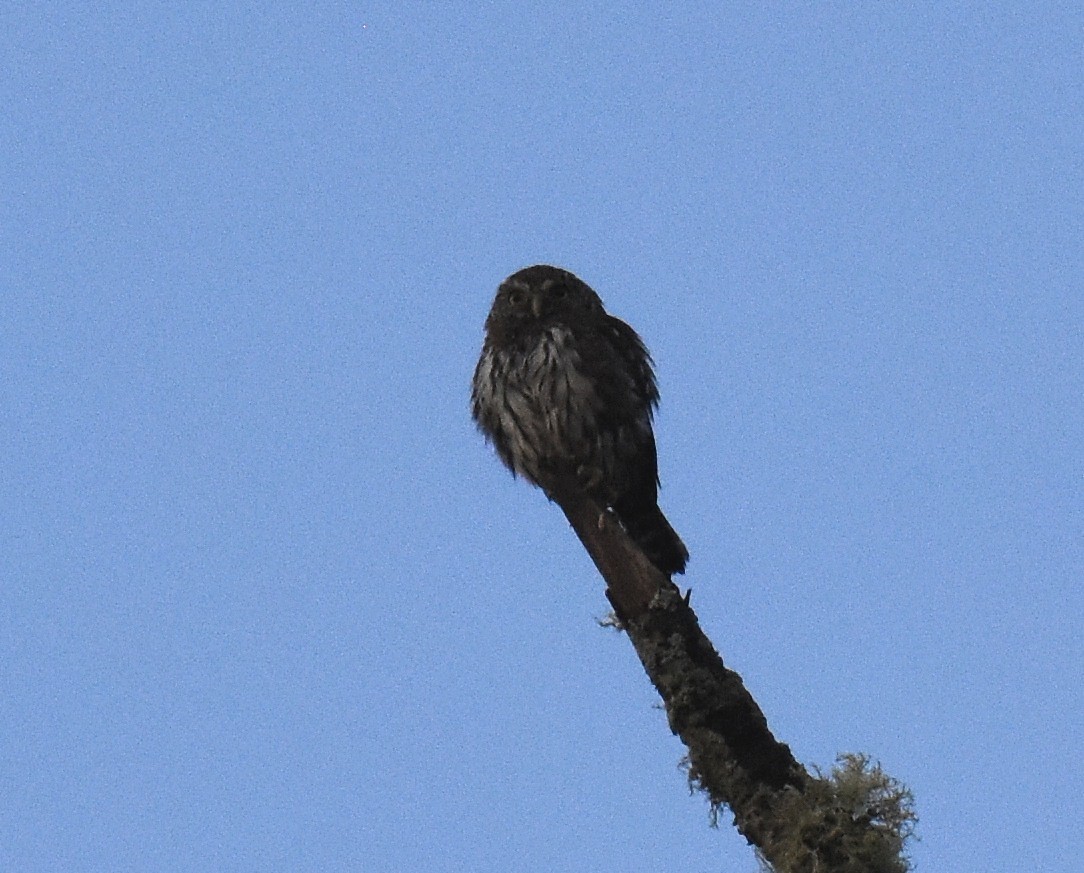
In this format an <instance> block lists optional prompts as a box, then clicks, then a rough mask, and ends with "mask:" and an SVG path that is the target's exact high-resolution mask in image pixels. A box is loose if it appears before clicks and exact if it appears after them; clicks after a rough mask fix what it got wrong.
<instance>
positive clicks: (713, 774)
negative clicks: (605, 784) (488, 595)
mask: <svg viewBox="0 0 1084 873" xmlns="http://www.w3.org/2000/svg"><path fill="white" fill-rule="evenodd" d="M550 497H551V499H553V500H554V501H555V502H556V503H557V504H558V505H559V506H560V507H561V509H562V510H563V511H564V513H565V516H566V517H567V518H568V521H569V523H570V524H571V525H572V528H573V529H574V530H575V532H576V535H577V536H578V537H579V539H580V541H581V542H582V543H583V545H584V547H585V548H586V549H587V552H588V554H589V555H590V556H591V558H592V560H593V561H594V562H595V566H596V567H597V568H598V570H599V572H600V573H601V574H602V577H603V579H604V580H605V581H606V597H607V598H608V599H609V601H610V603H611V604H612V605H613V608H614V612H615V613H616V615H617V617H618V619H619V620H620V622H621V625H622V627H623V629H624V630H625V631H626V633H627V634H628V636H629V639H630V640H631V641H632V644H633V646H634V648H635V649H636V654H637V655H638V656H639V658H640V661H641V663H642V664H643V666H644V669H645V671H646V672H647V675H648V678H649V679H650V680H651V682H652V684H653V685H654V686H655V688H656V689H657V690H658V692H659V694H660V696H661V697H662V699H663V701H664V703H665V705H666V712H667V716H668V718H669V722H670V729H671V730H672V731H673V732H674V733H675V734H676V735H677V736H678V737H679V738H680V739H681V741H682V742H683V743H684V744H685V746H686V747H687V749H688V762H689V775H690V779H691V780H692V781H693V783H694V784H697V785H698V786H699V787H700V788H701V789H703V791H704V792H705V793H707V795H708V797H709V799H710V801H711V804H712V809H713V810H716V811H717V810H718V809H720V808H722V807H723V806H724V805H725V806H726V807H729V809H730V810H731V812H732V813H733V815H734V824H735V826H736V827H737V829H738V831H739V832H740V833H741V834H742V835H743V836H744V837H745V838H746V839H747V840H748V841H749V842H750V843H751V844H752V845H754V846H755V847H756V848H757V850H758V852H759V853H760V855H761V857H762V858H763V859H764V860H765V861H767V862H768V863H769V864H770V865H771V866H772V867H773V868H774V869H775V870H777V871H780V873H784V871H785V873H798V871H801V873H813V871H818V873H824V871H847V873H859V871H862V873H901V871H905V870H906V869H907V863H906V860H905V858H904V857H903V855H902V850H903V843H904V841H905V840H906V838H907V836H909V834H910V830H909V826H910V825H911V823H912V822H913V820H914V815H913V813H911V812H910V808H909V806H908V804H909V802H910V794H909V793H908V792H907V791H906V789H904V788H902V786H899V785H898V783H895V782H894V781H893V780H891V779H889V778H888V777H886V776H884V774H883V773H881V771H880V770H879V768H874V770H873V772H872V773H871V772H869V770H868V768H867V762H866V760H865V759H864V758H861V757H860V756H852V757H851V758H850V759H847V760H848V761H849V762H851V763H854V762H855V761H858V764H859V766H858V767H857V769H855V768H851V769H850V770H848V771H847V775H848V778H850V779H851V782H850V783H849V791H850V793H849V794H848V795H847V796H846V797H841V796H840V794H841V792H840V790H839V781H840V780H839V778H837V779H836V780H835V781H833V780H829V779H825V778H822V777H821V776H820V775H819V774H818V775H816V776H811V775H810V774H809V773H808V772H807V771H806V770H805V768H804V767H803V766H802V765H801V764H799V763H798V761H797V760H795V758H794V756H793V755H792V754H791V751H790V748H789V747H788V746H787V745H785V744H784V743H781V742H779V741H778V740H777V739H776V738H775V737H774V736H773V735H772V732H771V731H770V730H769V728H768V722H767V719H765V717H764V714H763V712H761V709H760V707H759V706H758V705H757V703H756V701H755V700H754V699H753V697H752V695H751V694H750V693H749V692H748V691H747V690H746V688H745V685H744V683H743V682H742V679H741V676H739V675H738V674H737V673H735V672H734V671H733V670H730V669H728V668H727V667H726V666H725V664H724V663H723V660H722V658H721V657H719V654H718V653H717V652H716V651H715V648H714V646H713V645H712V644H711V641H710V640H709V639H708V638H707V637H706V636H705V635H704V633H703V631H702V630H701V629H700V625H699V622H698V621H697V618H696V614H695V613H694V612H693V610H692V608H691V607H690V606H689V598H688V596H685V597H682V595H681V592H680V590H679V589H678V587H677V586H676V585H674V584H673V582H671V581H670V579H668V578H667V577H666V576H664V575H663V574H662V573H661V572H660V571H659V570H658V569H656V567H655V566H654V565H653V564H652V563H651V562H650V561H649V560H648V559H647V557H646V556H645V555H644V554H643V553H642V552H641V551H640V550H639V548H638V547H637V546H636V545H635V543H633V542H632V540H631V539H630V538H629V537H628V535H627V534H626V533H625V531H624V529H623V528H622V527H621V525H620V523H619V522H618V521H617V520H616V519H615V518H614V517H613V515H612V514H610V513H609V512H607V511H606V510H604V509H603V508H602V507H600V506H599V505H598V504H597V503H596V502H594V501H593V500H592V499H590V498H589V497H587V496H586V495H585V494H583V492H582V490H580V489H579V488H577V487H576V485H575V482H574V481H573V480H566V481H562V482H560V483H558V486H557V487H556V488H554V489H551V490H550ZM840 773H841V771H839V770H837V771H836V772H835V774H834V775H835V776H836V777H839V776H840ZM855 780H857V782H855ZM856 785H857V789H856ZM856 790H857V791H858V797H859V799H860V800H861V801H862V802H861V803H859V806H858V807H855V791H856ZM863 792H864V793H863ZM862 803H865V806H864V807H863V806H862Z"/></svg>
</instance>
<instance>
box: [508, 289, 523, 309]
mask: <svg viewBox="0 0 1084 873" xmlns="http://www.w3.org/2000/svg"><path fill="white" fill-rule="evenodd" d="M526 299H527V295H526V294H524V293H523V292H522V291H520V290H519V289H516V290H515V291H513V292H512V293H511V294H509V295H508V300H509V302H511V304H512V305H513V306H519V305H520V304H521V303H523V301H524V300H526Z"/></svg>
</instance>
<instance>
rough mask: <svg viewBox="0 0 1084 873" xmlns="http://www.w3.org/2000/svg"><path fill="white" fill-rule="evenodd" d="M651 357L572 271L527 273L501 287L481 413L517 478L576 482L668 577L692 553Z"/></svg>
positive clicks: (477, 402)
mask: <svg viewBox="0 0 1084 873" xmlns="http://www.w3.org/2000/svg"><path fill="white" fill-rule="evenodd" d="M658 402H659V392H658V388H657V387H656V384H655V373H654V371H653V369H652V364H651V356H650V355H649V354H648V352H647V349H646V348H645V347H644V344H643V341H642V340H641V339H640V337H639V336H637V334H636V332H635V331H634V330H633V329H632V328H631V327H629V326H628V325H627V324H625V322H623V321H621V320H620V319H618V318H614V317H613V316H612V315H608V314H607V313H606V310H605V309H604V308H603V306H602V301H601V300H600V299H599V297H598V295H597V294H595V292H594V291H592V290H591V289H590V288H589V287H588V286H587V285H586V284H585V283H584V282H583V281H581V280H580V279H578V278H577V277H576V276H574V275H572V273H569V272H568V271H566V270H562V269H559V268H557V267H550V266H546V265H541V264H540V265H538V266H534V267H527V268H526V269H524V270H520V271H519V272H518V273H514V274H513V275H511V276H509V277H508V278H507V279H505V280H504V282H502V283H501V286H500V288H499V289H498V290H497V296H496V298H495V299H494V301H493V307H492V309H491V310H490V312H489V317H488V318H487V319H486V337H485V343H484V345H483V347H482V356H481V358H480V359H479V361H478V366H477V367H476V368H475V371H474V382H473V386H472V391H471V411H472V413H473V415H474V420H475V421H476V422H477V424H478V427H479V428H480V429H481V431H482V432H483V433H484V434H485V436H486V438H487V439H488V440H489V441H490V442H492V443H493V445H494V447H495V448H496V450H497V454H498V455H500V458H501V460H502V461H504V463H505V464H506V465H507V466H508V467H509V469H511V470H512V472H513V473H514V474H517V475H520V476H523V477H524V478H525V479H527V480H528V481H529V482H532V483H534V484H535V485H537V486H539V487H540V488H542V489H543V490H544V491H546V492H547V493H549V491H550V489H549V487H548V486H547V482H550V481H552V480H553V477H554V476H555V475H562V474H563V475H568V474H572V475H575V476H576V477H577V479H578V481H579V482H580V483H581V485H582V486H583V487H584V488H585V489H586V490H587V491H588V492H589V493H590V494H591V495H592V496H593V497H595V498H596V499H598V500H599V501H600V502H602V503H604V504H605V505H606V506H607V507H609V508H611V509H612V510H613V512H614V514H615V515H616V516H617V518H618V519H619V520H620V521H621V523H622V524H623V525H624V527H625V529H626V530H627V531H628V532H629V535H630V536H631V537H632V539H633V540H634V541H636V543H637V544H638V545H639V546H640V548H641V549H643V551H644V553H645V554H646V555H647V556H648V557H649V558H650V559H651V560H652V562H653V563H654V564H655V565H656V566H657V567H658V568H659V569H660V570H662V571H663V572H664V573H666V574H667V575H670V574H673V573H683V572H684V571H685V562H686V561H687V560H688V557H689V553H688V551H687V550H686V548H685V544H684V543H682V541H681V538H680V537H679V536H678V535H677V533H675V531H674V529H673V528H672V527H671V526H670V523H669V522H668V521H667V520H666V516H664V515H663V514H662V511H661V510H660V509H659V507H658V502H657V501H658V465H657V460H656V456H655V436H654V433H653V432H652V429H651V419H652V413H653V412H654V409H655V407H656V406H657V405H658Z"/></svg>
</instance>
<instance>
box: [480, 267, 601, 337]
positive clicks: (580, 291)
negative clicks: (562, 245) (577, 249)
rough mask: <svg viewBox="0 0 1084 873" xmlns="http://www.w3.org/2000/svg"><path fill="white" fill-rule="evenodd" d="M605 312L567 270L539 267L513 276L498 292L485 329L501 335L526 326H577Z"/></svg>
mask: <svg viewBox="0 0 1084 873" xmlns="http://www.w3.org/2000/svg"><path fill="white" fill-rule="evenodd" d="M602 312H605V310H604V309H603V307H602V301H601V300H600V299H599V296H598V295H597V294H596V293H595V292H594V291H592V290H591V288H590V287H588V285H587V283H586V282H584V281H583V280H581V279H579V278H577V277H576V276H574V275H572V273H570V272H568V270H562V269H560V268H559V267H550V266H548V265H546V264H537V265H536V266H533V267H526V268H525V269H523V270H520V271H518V272H516V273H513V274H512V275H511V276H509V277H508V278H507V279H505V280H504V281H503V282H501V285H500V287H499V288H498V289H497V296H496V297H495V298H494V300H493V308H492V309H491V310H490V312H489V318H488V319H486V328H487V329H488V330H490V331H493V330H497V331H499V332H504V331H515V330H516V328H521V327H527V326H546V325H550V324H561V323H575V322H576V321H577V320H579V319H580V318H582V317H589V316H591V315H597V314H598V313H602Z"/></svg>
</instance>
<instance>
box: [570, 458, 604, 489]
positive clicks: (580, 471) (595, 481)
mask: <svg viewBox="0 0 1084 873" xmlns="http://www.w3.org/2000/svg"><path fill="white" fill-rule="evenodd" d="M576 479H577V480H578V481H579V483H580V487H581V488H582V489H583V490H584V491H585V492H587V493H588V494H592V493H594V492H596V491H597V489H598V486H599V485H601V484H602V471H601V470H600V469H599V468H598V467H589V466H587V465H586V464H581V465H580V466H579V467H577V468H576Z"/></svg>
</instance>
